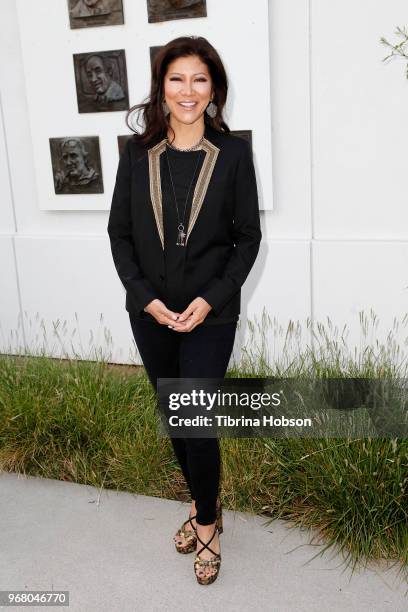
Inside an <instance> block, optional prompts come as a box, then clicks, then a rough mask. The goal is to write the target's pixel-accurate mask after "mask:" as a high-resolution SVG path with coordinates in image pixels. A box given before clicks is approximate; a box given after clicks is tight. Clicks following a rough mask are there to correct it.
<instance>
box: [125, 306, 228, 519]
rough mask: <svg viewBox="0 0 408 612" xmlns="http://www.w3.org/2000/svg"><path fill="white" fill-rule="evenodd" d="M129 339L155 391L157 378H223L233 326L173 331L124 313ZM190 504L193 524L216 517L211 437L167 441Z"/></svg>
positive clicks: (216, 457)
mask: <svg viewBox="0 0 408 612" xmlns="http://www.w3.org/2000/svg"><path fill="white" fill-rule="evenodd" d="M129 319H130V324H131V327H132V332H133V336H134V339H135V342H136V345H137V348H138V350H139V353H140V356H141V358H142V361H143V365H144V367H145V369H146V372H147V375H148V377H149V380H150V382H151V384H152V386H153V388H154V389H155V391H156V392H157V378H224V376H225V373H226V371H227V367H228V362H229V360H230V357H231V353H232V349H233V346H234V339H235V332H236V327H237V323H236V322H234V321H233V322H232V323H222V324H218V325H209V326H203V325H197V326H196V327H195V328H194V329H193V330H192V331H191V332H177V331H174V330H172V329H169V328H168V327H167V325H160V324H158V323H157V324H156V323H154V322H152V321H143V320H141V319H137V318H135V317H133V316H132V314H131V313H129ZM170 439H171V442H172V445H173V449H174V452H175V455H176V457H177V460H178V462H179V464H180V467H181V469H182V472H183V475H184V478H185V479H186V482H187V485H188V488H189V490H190V493H191V498H192V499H194V500H195V502H196V509H197V518H196V520H197V522H198V523H199V524H200V525H211V524H212V523H214V522H215V518H216V501H217V496H218V488H219V483H220V468H221V461H220V448H219V442H218V439H217V438H170Z"/></svg>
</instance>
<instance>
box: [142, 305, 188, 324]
mask: <svg viewBox="0 0 408 612" xmlns="http://www.w3.org/2000/svg"><path fill="white" fill-rule="evenodd" d="M143 310H144V311H145V312H148V313H149V314H151V315H152V316H153V317H154V318H155V319H156V321H157V322H158V323H160V325H174V323H175V321H176V319H177V317H179V316H180V313H179V312H173V311H172V310H169V309H168V308H167V307H166V305H165V304H163V302H162V301H161V300H159V299H158V298H156V299H155V300H152V301H151V302H150V303H149V304H148V305H147V306H145V308H143Z"/></svg>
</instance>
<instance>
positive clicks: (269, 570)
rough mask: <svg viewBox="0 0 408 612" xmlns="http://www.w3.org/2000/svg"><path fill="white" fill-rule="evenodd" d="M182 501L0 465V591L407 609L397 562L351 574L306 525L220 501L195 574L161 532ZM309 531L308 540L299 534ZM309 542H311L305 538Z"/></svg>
mask: <svg viewBox="0 0 408 612" xmlns="http://www.w3.org/2000/svg"><path fill="white" fill-rule="evenodd" d="M188 511H189V505H188V504H186V503H183V502H178V501H171V500H166V499H159V498H155V497H148V496H145V495H135V494H131V493H126V492H117V491H114V490H106V489H97V488H95V487H92V486H87V485H79V484H75V483H69V482H65V481H59V480H50V479H43V478H35V477H31V476H28V477H27V476H24V475H19V474H14V473H7V472H1V473H0V512H1V514H0V517H1V518H0V520H1V529H0V590H50V589H52V590H54V591H55V590H65V591H69V596H70V604H69V606H62V607H47V608H44V607H40V606H30V607H26V606H18V607H10V608H6V607H4V608H3V607H2V608H1V609H4V610H6V609H10V610H25V611H28V610H61V611H62V610H68V611H69V612H134V611H138V612H140V611H141V612H156V611H157V612H158V611H160V612H163V611H166V612H167V611H173V610H174V611H177V612H184V611H185V612H190V611H191V610H200V611H201V612H207V611H211V612H214V611H218V610H220V611H222V612H229V611H231V612H232V611H233V612H239V611H241V610H245V611H246V610H248V609H249V608H251V609H254V610H257V611H258V610H266V611H268V612H298V611H299V612H318V611H319V612H321V611H322V610H330V612H340V611H341V612H343V611H347V612H354V611H355V612H365V611H367V612H376V611H378V612H407V611H408V585H407V582H406V581H404V578H403V576H402V574H398V567H397V566H394V567H392V566H391V567H387V564H386V563H381V564H373V566H372V567H370V568H366V569H360V570H358V571H356V572H355V573H354V574H352V572H351V569H350V568H347V567H346V564H345V563H344V560H342V558H341V557H340V556H339V555H337V554H335V553H334V552H333V551H329V550H328V551H326V552H324V553H323V554H322V555H318V556H317V557H315V558H314V559H313V560H311V559H312V557H314V556H315V555H316V554H317V553H319V552H320V553H321V551H322V549H323V546H322V545H318V544H316V533H314V532H312V531H311V530H306V529H299V528H293V527H289V523H288V522H286V521H282V520H275V521H273V522H272V523H271V524H270V525H266V524H265V522H266V519H265V517H261V516H256V515H252V514H248V513H244V512H229V511H226V510H225V509H224V510H223V522H224V532H223V534H222V535H221V536H220V541H221V555H222V564H221V570H220V574H219V576H218V578H217V580H216V581H215V582H214V583H213V584H211V585H207V586H203V585H199V584H198V583H197V582H196V579H195V576H194V571H193V560H194V554H193V553H191V554H187V555H181V554H179V553H177V552H176V550H175V548H174V544H173V541H172V537H173V535H174V533H175V532H176V530H177V528H178V527H179V526H180V525H181V523H182V522H183V521H184V520H185V519H186V518H187V516H188ZM311 542H312V543H311ZM313 542H314V543H313Z"/></svg>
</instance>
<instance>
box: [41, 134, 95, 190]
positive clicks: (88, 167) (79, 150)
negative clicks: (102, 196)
mask: <svg viewBox="0 0 408 612" xmlns="http://www.w3.org/2000/svg"><path fill="white" fill-rule="evenodd" d="M49 140H50V151H51V163H52V172H53V177H54V189H55V193H56V194H76V193H103V181H102V168H101V158H100V152H99V138H98V136H81V137H78V136H67V137H65V138H50V139H49Z"/></svg>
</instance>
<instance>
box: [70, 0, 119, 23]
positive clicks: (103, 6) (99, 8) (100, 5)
mask: <svg viewBox="0 0 408 612" xmlns="http://www.w3.org/2000/svg"><path fill="white" fill-rule="evenodd" d="M68 10H69V21H70V26H71V29H75V28H89V27H93V26H105V25H121V24H123V23H124V19H123V6H122V0H68Z"/></svg>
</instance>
